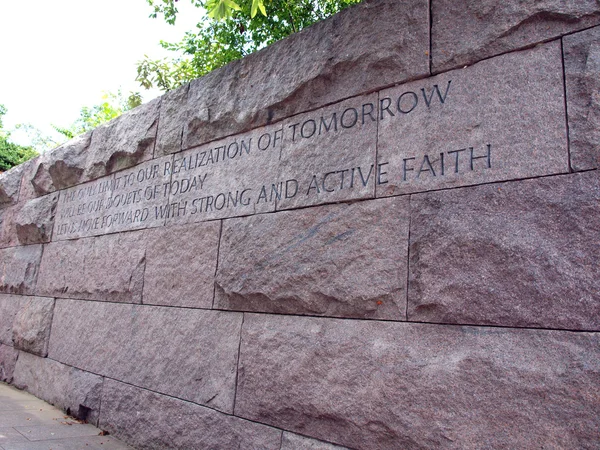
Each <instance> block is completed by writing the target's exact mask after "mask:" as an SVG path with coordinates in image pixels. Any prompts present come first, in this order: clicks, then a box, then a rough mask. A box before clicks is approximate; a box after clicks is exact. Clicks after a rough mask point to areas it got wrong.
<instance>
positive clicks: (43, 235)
mask: <svg viewBox="0 0 600 450" xmlns="http://www.w3.org/2000/svg"><path fill="white" fill-rule="evenodd" d="M57 202H58V194H57V193H54V194H49V195H45V196H43V197H40V198H35V199H32V200H29V201H28V202H27V203H25V204H24V205H23V207H22V208H20V209H19V212H18V214H17V217H16V220H15V231H16V234H17V238H18V239H19V243H20V244H21V245H28V244H41V243H43V242H50V239H51V237H52V229H53V227H54V213H55V211H56V204H57Z"/></svg>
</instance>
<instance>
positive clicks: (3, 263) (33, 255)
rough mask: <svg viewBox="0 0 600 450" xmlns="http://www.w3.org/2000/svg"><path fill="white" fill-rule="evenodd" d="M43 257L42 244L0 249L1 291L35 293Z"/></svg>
mask: <svg viewBox="0 0 600 450" xmlns="http://www.w3.org/2000/svg"><path fill="white" fill-rule="evenodd" d="M41 259H42V245H41V244H39V245H26V246H23V247H10V248H4V249H0V292H3V293H7V294H28V295H30V294H33V293H34V290H35V283H36V280H37V276H38V270H39V267H40V260H41Z"/></svg>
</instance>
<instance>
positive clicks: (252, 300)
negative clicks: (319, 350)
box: [215, 197, 409, 320]
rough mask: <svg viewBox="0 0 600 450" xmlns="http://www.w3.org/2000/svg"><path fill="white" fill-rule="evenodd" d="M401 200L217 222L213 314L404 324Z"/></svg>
mask: <svg viewBox="0 0 600 450" xmlns="http://www.w3.org/2000/svg"><path fill="white" fill-rule="evenodd" d="M408 219H409V213H408V198H406V197H397V198H393V199H385V200H384V201H372V202H360V203H354V204H351V205H345V204H341V205H331V206H324V207H319V208H312V209H302V210H299V211H286V212H278V213H276V214H260V215H256V216H253V217H248V218H240V219H231V220H226V221H224V222H223V231H222V237H221V246H220V250H219V269H218V273H217V279H216V283H217V285H216V286H217V287H216V299H215V306H216V307H217V308H221V309H232V310H241V311H265V312H277V313H291V314H312V315H325V316H339V317H361V318H385V319H392V320H404V319H405V317H406V315H405V313H406V271H407V268H406V258H407V251H408V243H407V242H408V224H409V221H408Z"/></svg>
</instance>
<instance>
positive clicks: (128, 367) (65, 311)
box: [49, 300, 242, 412]
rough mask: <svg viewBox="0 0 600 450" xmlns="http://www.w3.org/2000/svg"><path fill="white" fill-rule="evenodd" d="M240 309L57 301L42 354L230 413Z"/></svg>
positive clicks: (233, 389) (231, 409) (236, 357)
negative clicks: (211, 309) (201, 308)
mask: <svg viewBox="0 0 600 450" xmlns="http://www.w3.org/2000/svg"><path fill="white" fill-rule="evenodd" d="M241 324H242V314H233V313H230V312H227V313H223V312H218V311H205V310H199V309H197V310H194V309H184V308H165V307H157V306H146V305H141V306H140V305H119V304H115V303H98V302H87V301H75V300H57V301H56V307H55V309H54V321H53V324H52V335H51V336H50V351H49V357H50V358H53V359H56V360H58V361H60V362H63V363H64V364H68V365H71V366H74V367H78V368H80V369H82V370H86V371H89V372H93V373H96V374H99V375H104V376H107V377H110V378H113V379H117V380H121V381H123V382H126V383H130V384H133V385H136V386H139V387H143V388H147V389H150V390H153V391H156V392H160V393H163V394H167V395H171V396H174V397H178V398H181V399H185V400H190V401H193V402H195V403H199V404H204V405H207V406H210V407H211V408H214V409H218V410H221V411H224V412H232V411H233V399H234V392H235V379H236V375H237V371H236V367H237V359H238V348H239V339H240V329H241Z"/></svg>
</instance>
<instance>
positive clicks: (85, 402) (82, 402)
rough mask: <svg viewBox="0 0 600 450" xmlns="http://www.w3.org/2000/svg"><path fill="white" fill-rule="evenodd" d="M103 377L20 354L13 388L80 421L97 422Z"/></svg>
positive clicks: (52, 361)
mask: <svg viewBox="0 0 600 450" xmlns="http://www.w3.org/2000/svg"><path fill="white" fill-rule="evenodd" d="M102 382H103V378H102V377H100V376H98V375H94V374H92V373H89V372H84V371H82V370H79V369H76V368H74V367H69V366H65V365H64V364H61V363H59V362H57V361H54V360H52V359H48V358H40V357H38V356H35V355H30V354H28V353H24V352H21V354H20V356H19V360H18V361H17V365H16V368H15V371H14V385H15V386H16V387H18V388H19V389H25V390H26V391H27V392H29V393H31V394H33V395H35V396H36V397H38V398H41V399H43V400H45V401H47V402H48V403H51V404H53V405H54V406H56V407H58V408H60V409H62V410H63V411H66V412H67V414H71V415H73V416H75V417H77V418H78V419H80V420H86V421H87V422H89V423H93V424H95V423H97V421H98V415H99V413H100V401H101V395H102Z"/></svg>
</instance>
